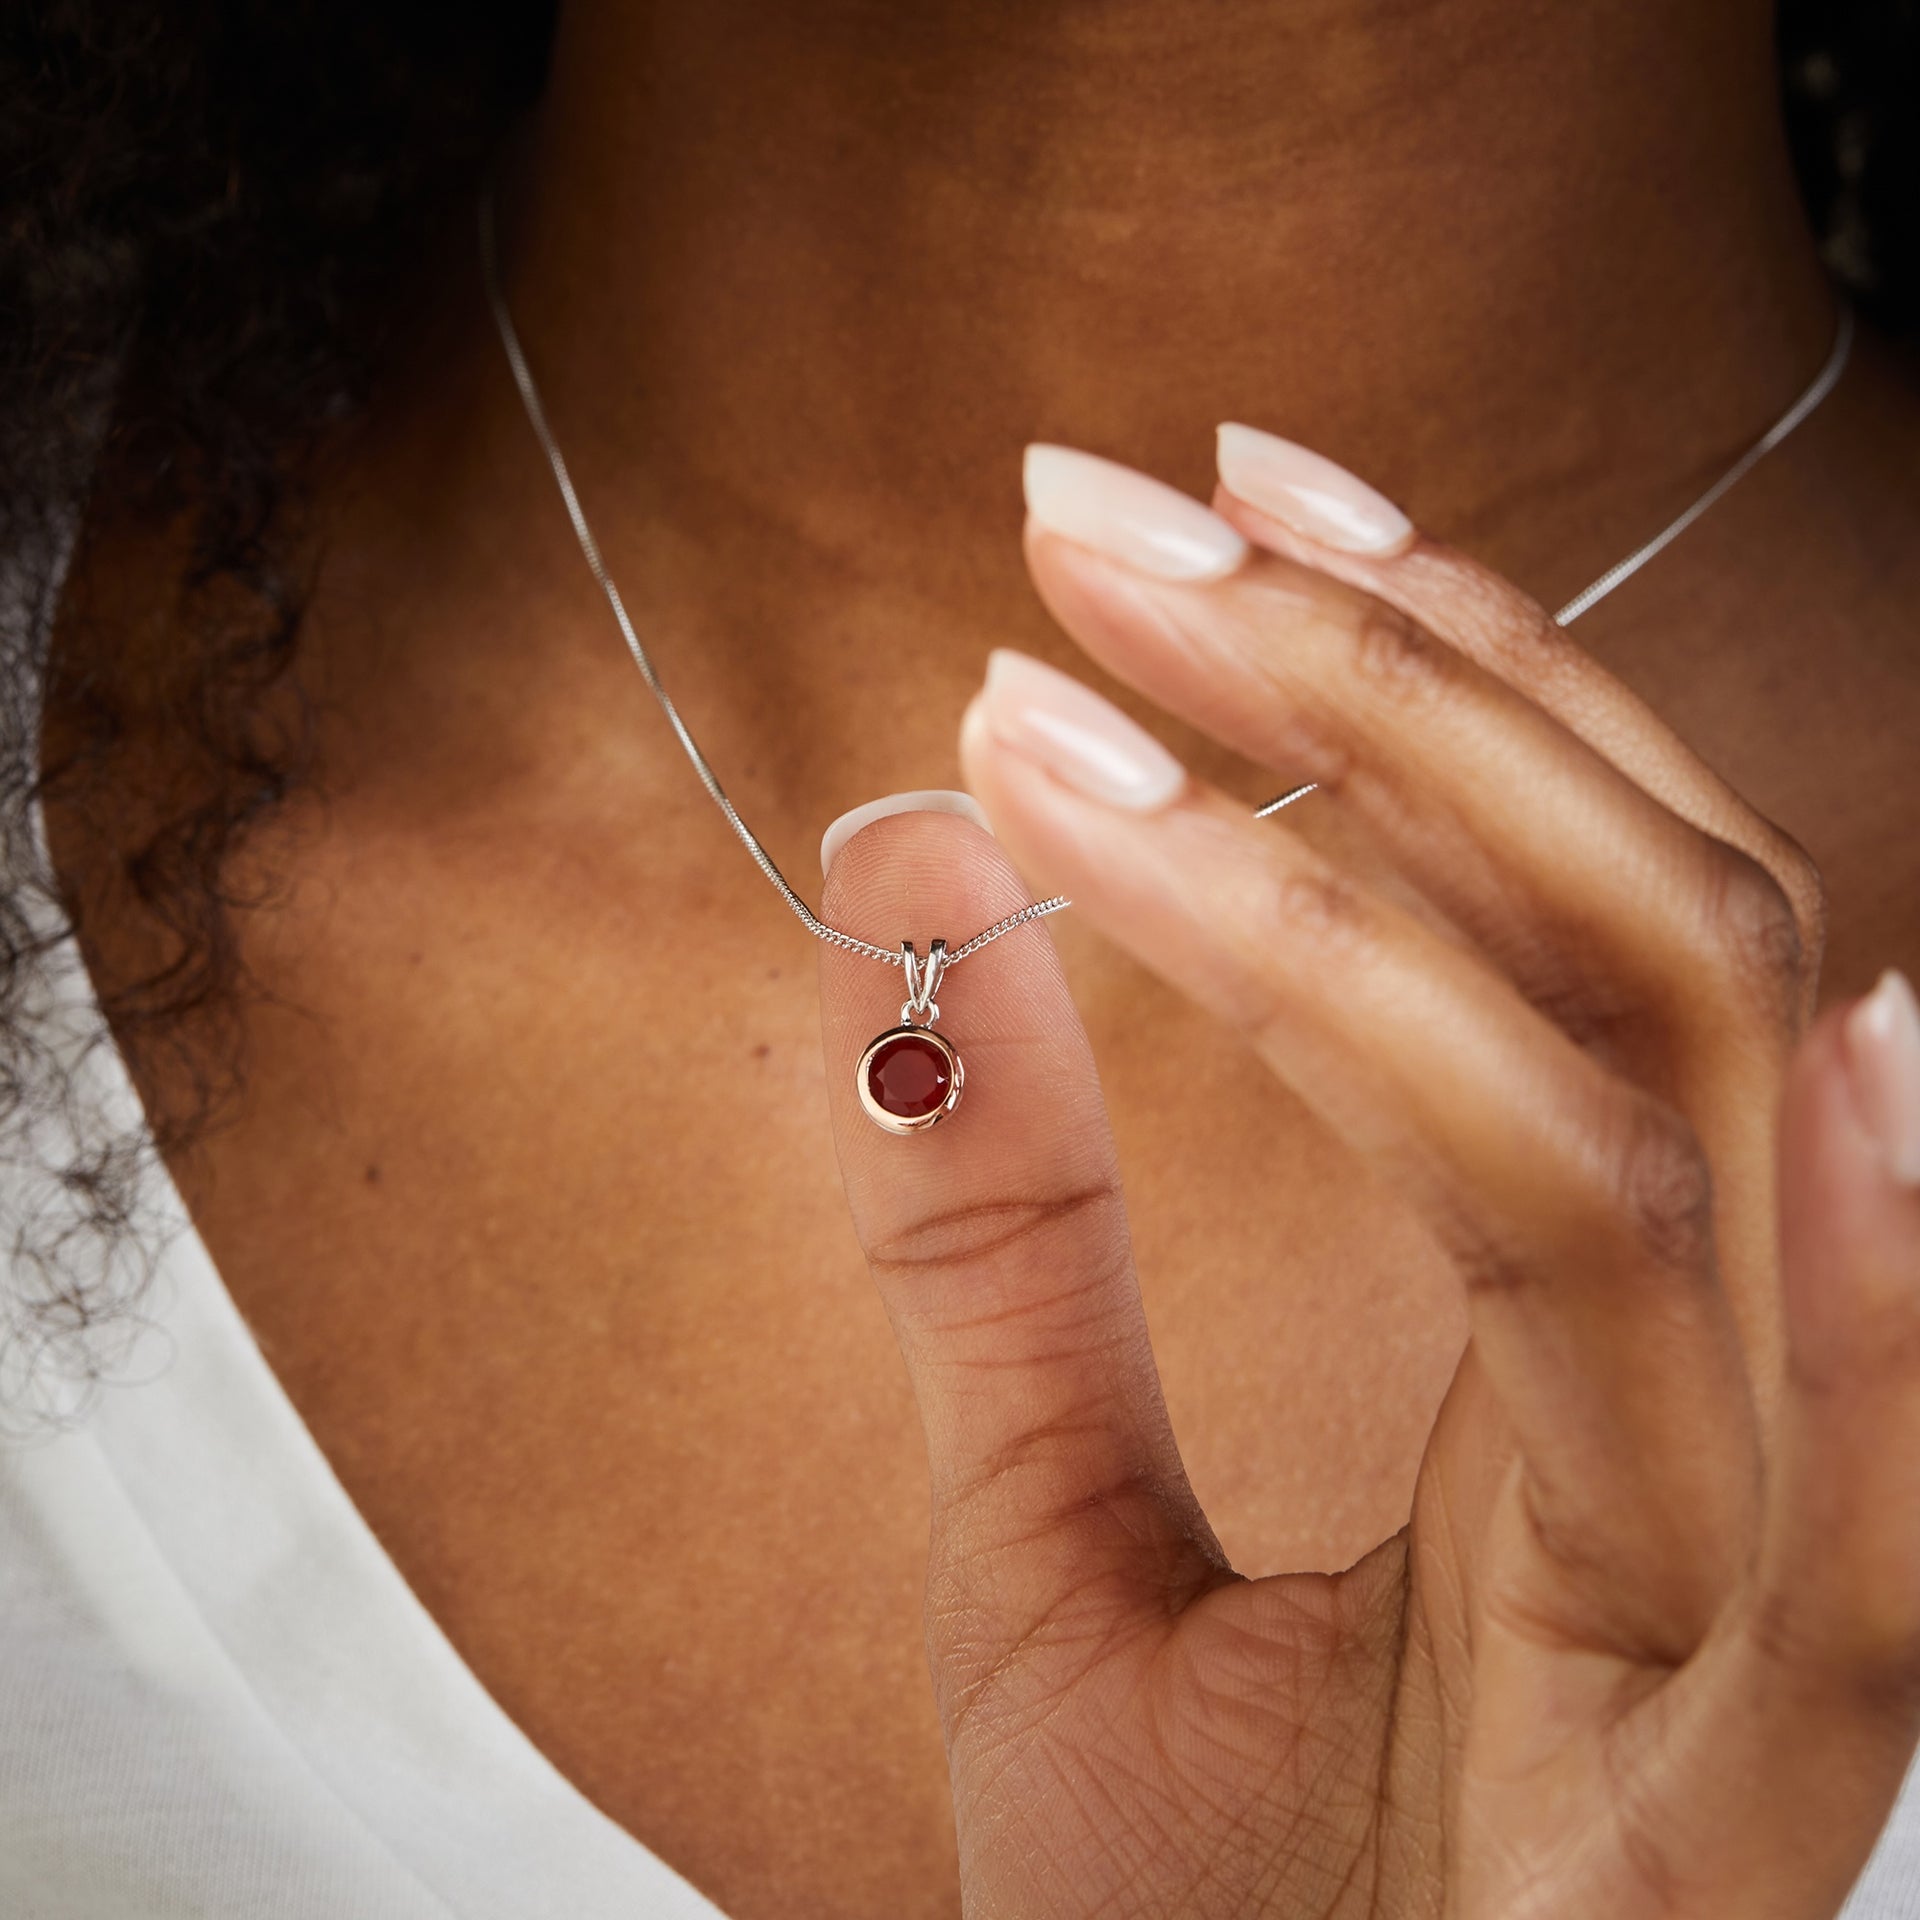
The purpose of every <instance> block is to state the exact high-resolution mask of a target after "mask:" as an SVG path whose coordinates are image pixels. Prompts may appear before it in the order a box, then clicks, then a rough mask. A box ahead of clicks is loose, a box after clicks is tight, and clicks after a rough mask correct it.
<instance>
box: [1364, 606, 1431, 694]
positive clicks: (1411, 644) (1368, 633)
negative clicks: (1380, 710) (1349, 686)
mask: <svg viewBox="0 0 1920 1920" xmlns="http://www.w3.org/2000/svg"><path fill="white" fill-rule="evenodd" d="M1348 618H1349V620H1350V622H1351V633H1352V645H1353V664H1354V670H1355V673H1356V674H1357V676H1358V677H1359V678H1360V679H1361V680H1363V681H1364V682H1366V684H1367V685H1369V686H1370V687H1372V688H1374V689H1375V690H1376V691H1377V692H1379V693H1382V694H1384V695H1386V696H1387V697H1388V698H1390V699H1393V700H1396V701H1401V702H1407V701H1425V700H1430V699H1432V698H1435V697H1436V696H1438V695H1439V694H1440V693H1441V692H1443V691H1444V690H1445V689H1446V688H1447V687H1448V686H1449V685H1450V684H1451V683H1452V680H1453V675H1452V673H1451V671H1450V668H1451V666H1452V663H1453V658H1454V656H1453V654H1452V652H1451V650H1450V649H1449V648H1447V647H1446V646H1444V645H1443V644H1442V643H1441V642H1440V641H1438V640H1436V639H1435V638H1434V637H1433V636H1432V635H1431V634H1430V633H1428V632H1427V630H1426V629H1425V628H1424V627H1422V626H1421V625H1420V624H1419V623H1418V622H1417V621H1415V620H1410V619H1408V617H1407V616H1406V615H1405V614H1404V613H1401V612H1400V611H1399V610H1398V609H1397V608H1395V607H1389V606H1385V605H1383V604H1382V603H1381V602H1379V601H1378V600H1369V599H1361V600H1358V601H1356V602H1355V604H1354V606H1353V608H1352V611H1351V613H1350V614H1349V616H1348Z"/></svg>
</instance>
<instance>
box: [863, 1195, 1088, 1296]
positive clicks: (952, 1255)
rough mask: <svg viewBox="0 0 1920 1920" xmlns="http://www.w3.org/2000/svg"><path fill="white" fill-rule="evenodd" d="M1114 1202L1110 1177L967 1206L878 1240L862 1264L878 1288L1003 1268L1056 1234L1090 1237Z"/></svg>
mask: <svg viewBox="0 0 1920 1920" xmlns="http://www.w3.org/2000/svg"><path fill="white" fill-rule="evenodd" d="M1119 1204H1120V1193H1119V1184H1118V1182H1117V1180H1115V1179H1114V1178H1111V1177H1108V1178H1103V1179H1099V1180H1093V1181H1088V1182H1086V1183H1084V1184H1082V1185H1079V1186H1070V1187H1062V1188H1059V1189H1057V1190H1055V1191H1049V1192H1042V1193H1037V1194H995V1195H993V1196H991V1197H988V1198H983V1199H979V1200H968V1201H964V1202H962V1203H961V1204H959V1205H957V1206H952V1207H945V1208H942V1209H940V1210H939V1211H938V1212H934V1213H926V1214H922V1215H920V1216H919V1217H918V1218H916V1219H914V1220H911V1221H909V1222H907V1223H906V1224H905V1225H903V1226H899V1227H896V1228H894V1229H893V1230H892V1231H891V1232H888V1233H885V1234H881V1235H879V1236H877V1237H876V1238H875V1239H874V1240H873V1241H872V1242H870V1243H869V1245H868V1247H867V1264H868V1266H869V1267H871V1268H872V1270H873V1275H874V1278H875V1280H877V1281H879V1282H880V1283H881V1284H882V1285H886V1284H889V1283H892V1282H907V1281H913V1280H927V1279H934V1278H940V1277H944V1276H951V1275H964V1274H966V1273H969V1272H977V1271H978V1270H980V1269H982V1268H988V1267H996V1266H1004V1265H1009V1264H1012V1263H1015V1262H1018V1261H1020V1260H1022V1259H1024V1258H1025V1256H1026V1255H1027V1254H1028V1253H1029V1252H1031V1251H1034V1250H1042V1251H1043V1250H1044V1249H1045V1246H1046V1243H1047V1242H1049V1241H1050V1240H1052V1239H1054V1238H1056V1237H1058V1236H1061V1235H1082V1234H1085V1233H1087V1232H1089V1231H1090V1230H1092V1229H1093V1228H1094V1227H1096V1226H1097V1225H1098V1223H1099V1222H1100V1219H1101V1216H1102V1214H1103V1213H1104V1212H1106V1211H1108V1210H1110V1209H1117V1208H1118V1206H1119Z"/></svg>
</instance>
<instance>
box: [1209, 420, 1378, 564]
mask: <svg viewBox="0 0 1920 1920" xmlns="http://www.w3.org/2000/svg"><path fill="white" fill-rule="evenodd" d="M1218 437H1219V448H1218V455H1217V458H1218V464H1219V468H1220V478H1221V481H1222V482H1223V483H1224V484H1225V486H1226V489H1227V491H1228V492H1229V493H1231V494H1235V495H1237V496H1238V497H1239V498H1240V499H1242V500H1244V501H1245V502H1246V503H1247V505H1248V506H1250V507H1258V508H1259V509H1260V511H1261V512H1262V513H1270V514H1272V515H1273V517H1274V518H1275V519H1276V520H1282V521H1284V522H1285V523H1286V524H1287V525H1288V526H1290V527H1291V528H1292V529H1293V530H1294V532H1295V533H1299V534H1304V535H1305V536H1306V537H1307V539H1309V540H1317V541H1318V542H1319V543H1320V545H1321V546H1323V547H1338V548H1339V549H1340V550H1341V551H1342V552H1344V553H1375V554H1385V553H1398V552H1399V551H1400V550H1401V549H1402V548H1403V547H1406V546H1409V545H1411V544H1412V541H1413V522H1412V521H1411V520H1409V519H1408V518H1407V516H1406V515H1405V514H1404V513H1402V512H1401V511H1400V509H1399V508H1398V507H1396V506H1395V505H1394V504H1393V502H1392V501H1391V500H1389V499H1388V498H1387V497H1386V496H1385V495H1384V494H1379V493H1375V492H1374V490H1373V489H1372V488H1371V487H1370V486H1368V485H1367V483H1366V482H1365V481H1364V480H1356V479H1355V478H1354V477H1353V475H1352V474H1350V473H1349V472H1348V471H1347V470H1346V468H1345V467H1336V466H1335V465H1334V464H1333V462H1332V461H1331V460H1329V459H1327V458H1326V457H1325V456H1324V455H1323V454H1318V453H1312V452H1310V451H1309V450H1308V449H1307V448H1305V447H1299V446H1295V445H1294V443H1293V442H1292V441H1291V440H1282V439H1281V438H1280V437H1279V436H1278V435H1277V434H1272V433H1262V432H1261V431H1260V429H1259V428H1258V427H1241V426H1235V425H1233V424H1232V423H1231V422H1228V423H1227V424H1225V425H1223V426H1221V428H1220V429H1219V436H1218Z"/></svg>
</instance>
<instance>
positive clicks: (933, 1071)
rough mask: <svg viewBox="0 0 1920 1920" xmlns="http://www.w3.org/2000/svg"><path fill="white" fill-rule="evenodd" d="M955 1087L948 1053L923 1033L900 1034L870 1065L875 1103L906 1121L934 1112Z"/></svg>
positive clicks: (871, 1088) (881, 1049)
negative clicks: (948, 1061)
mask: <svg viewBox="0 0 1920 1920" xmlns="http://www.w3.org/2000/svg"><path fill="white" fill-rule="evenodd" d="M952 1086H953V1070H952V1069H951V1068H950V1067H949V1066H948V1064H947V1056H946V1054H945V1052H944V1051H943V1050H942V1049H941V1048H940V1047H939V1045H937V1044H936V1043H935V1042H934V1041H932V1040H929V1039H927V1038H926V1037H925V1036H924V1035H922V1034H918V1033H902V1034H899V1035H896V1036H895V1038H893V1039H891V1040H889V1041H888V1042H887V1043H886V1045H885V1046H883V1047H881V1048H880V1049H878V1051H877V1052H875V1054H874V1056H873V1058H872V1059H871V1060H869V1061H868V1062H867V1087H868V1090H869V1091H870V1092H871V1093H872V1095H873V1097H874V1101H875V1103H876V1104H877V1105H879V1106H881V1107H884V1108H885V1109H886V1110H887V1112H888V1113H892V1114H898V1115H899V1117H900V1118H901V1119H902V1120H918V1119H920V1118H921V1117H922V1116H923V1115H925V1114H929V1113H932V1112H933V1111H934V1110H935V1109H936V1108H938V1107H940V1106H941V1105H943V1104H944V1103H945V1101H946V1097H947V1094H948V1093H949V1092H950V1091H951V1089H952Z"/></svg>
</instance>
